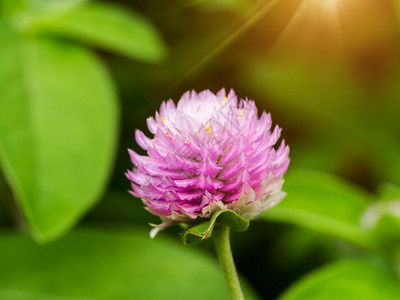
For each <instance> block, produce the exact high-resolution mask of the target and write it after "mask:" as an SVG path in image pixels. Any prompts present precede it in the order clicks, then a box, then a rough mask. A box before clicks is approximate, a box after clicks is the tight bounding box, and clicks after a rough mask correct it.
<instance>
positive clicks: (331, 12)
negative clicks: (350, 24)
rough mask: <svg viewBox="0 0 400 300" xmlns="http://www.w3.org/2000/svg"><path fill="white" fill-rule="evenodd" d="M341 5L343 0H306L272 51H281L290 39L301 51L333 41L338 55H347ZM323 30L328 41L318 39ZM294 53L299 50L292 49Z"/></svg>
mask: <svg viewBox="0 0 400 300" xmlns="http://www.w3.org/2000/svg"><path fill="white" fill-rule="evenodd" d="M341 5H342V0H323V1H322V0H303V1H302V2H301V3H300V5H299V7H298V8H297V10H296V12H295V13H294V14H293V16H292V17H291V19H290V20H289V21H288V23H287V25H286V26H285V27H284V29H283V30H282V32H281V34H280V36H279V38H278V39H277V40H276V42H275V44H274V46H273V47H272V50H271V53H273V54H277V53H280V52H281V50H282V49H285V48H288V47H287V42H288V40H291V39H294V40H295V42H294V45H295V47H296V49H297V50H302V49H303V48H305V49H308V48H307V47H309V46H310V45H312V44H313V43H314V44H315V43H318V42H329V44H330V45H331V47H332V48H334V49H335V51H336V52H337V54H340V55H342V56H343V52H344V44H343V33H342V28H341V22H340V16H339V14H340V9H341ZM321 29H322V30H324V34H325V41H316V38H315V37H316V36H318V35H317V32H318V31H321ZM303 50H304V49H303ZM306 51H307V50H306ZM290 52H291V53H292V54H293V53H294V52H295V49H293V48H290Z"/></svg>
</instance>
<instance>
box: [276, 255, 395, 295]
mask: <svg viewBox="0 0 400 300" xmlns="http://www.w3.org/2000/svg"><path fill="white" fill-rule="evenodd" d="M399 297H400V285H399V283H398V282H397V281H396V280H395V279H394V278H392V277H391V276H390V274H389V273H387V272H385V271H384V270H381V269H379V268H377V267H375V266H372V265H368V264H366V263H363V262H358V261H342V262H336V263H333V264H331V265H329V266H327V267H324V268H322V269H320V270H317V271H315V272H313V273H312V274H311V275H309V276H307V277H305V278H304V279H302V280H300V281H299V282H297V283H296V284H295V285H294V286H292V287H291V288H289V290H288V291H287V292H286V293H285V294H284V295H283V296H281V297H280V298H279V299H280V300H303V299H304V300H314V299H315V300H320V299H324V300H331V299H332V300H336V299H342V300H355V299H362V300H376V299H379V300H394V299H399Z"/></svg>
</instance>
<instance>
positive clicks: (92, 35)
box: [25, 1, 166, 62]
mask: <svg viewBox="0 0 400 300" xmlns="http://www.w3.org/2000/svg"><path fill="white" fill-rule="evenodd" d="M67 2H68V1H67ZM25 30H28V31H30V32H36V33H47V34H48V33H50V34H55V35H58V36H64V37H68V38H72V39H75V40H78V41H82V42H85V43H89V44H93V45H94V46H98V47H100V48H104V49H107V50H110V51H114V52H116V53H119V54H122V55H126V56H128V57H131V58H134V59H139V60H142V61H147V62H158V61H160V60H161V59H162V58H164V57H165V54H166V49H165V46H164V43H163V41H162V40H161V38H160V36H159V34H158V32H157V31H156V29H155V28H154V27H153V26H152V25H151V23H150V22H149V21H147V20H146V19H145V18H144V17H142V16H140V15H139V14H138V13H136V12H135V13H134V12H127V11H126V9H123V8H118V7H116V6H115V5H108V4H104V3H97V2H96V3H81V4H80V5H75V6H73V7H71V5H70V6H69V7H68V6H66V9H65V10H64V11H62V12H58V13H57V14H55V13H54V9H50V10H49V11H46V10H44V11H42V13H41V14H38V15H34V16H32V18H31V20H30V21H29V22H28V23H27V24H26V25H25Z"/></svg>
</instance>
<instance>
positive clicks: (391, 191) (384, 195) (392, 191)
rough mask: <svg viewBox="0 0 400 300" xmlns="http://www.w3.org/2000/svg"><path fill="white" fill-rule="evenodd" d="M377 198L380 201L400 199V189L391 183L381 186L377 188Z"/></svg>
mask: <svg viewBox="0 0 400 300" xmlns="http://www.w3.org/2000/svg"><path fill="white" fill-rule="evenodd" d="M378 196H379V198H380V199H382V200H393V199H400V187H399V186H397V185H395V184H392V183H384V184H381V185H380V186H379V188H378Z"/></svg>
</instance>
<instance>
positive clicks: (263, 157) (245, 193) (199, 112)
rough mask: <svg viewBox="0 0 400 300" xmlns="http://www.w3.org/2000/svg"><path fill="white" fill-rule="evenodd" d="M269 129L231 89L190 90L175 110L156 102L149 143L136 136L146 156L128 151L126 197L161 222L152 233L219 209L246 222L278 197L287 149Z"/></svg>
mask: <svg viewBox="0 0 400 300" xmlns="http://www.w3.org/2000/svg"><path fill="white" fill-rule="evenodd" d="M271 125H272V121H271V116H270V114H267V113H265V112H263V113H262V115H261V117H260V118H259V117H258V115H257V108H256V106H255V104H254V102H253V101H249V100H247V99H245V100H244V99H240V100H238V99H237V97H236V95H235V93H234V92H233V91H232V90H231V91H230V92H229V94H228V95H226V93H225V90H221V91H219V92H218V93H217V94H216V95H214V94H213V93H212V92H210V91H208V90H205V91H202V92H200V93H199V94H197V93H196V92H194V91H192V92H187V93H185V94H184V95H183V96H182V98H181V99H180V100H179V102H178V104H177V105H175V103H174V102H173V101H172V100H168V101H167V102H163V103H162V104H161V108H160V112H159V113H158V112H156V115H155V118H153V117H150V118H148V119H147V126H148V128H149V130H150V132H151V133H152V134H154V137H153V138H148V137H147V136H146V135H145V134H144V133H143V132H141V131H139V130H136V141H137V143H138V144H139V146H140V147H141V148H143V149H144V150H145V151H147V155H146V156H141V155H139V154H137V153H136V152H134V151H132V150H129V153H130V156H131V159H132V162H133V164H134V168H133V170H132V171H128V172H127V173H126V176H127V177H128V179H129V180H130V181H131V182H132V192H131V193H132V194H133V195H134V196H136V197H139V198H141V199H142V201H143V203H144V204H145V205H146V207H147V209H148V210H149V211H150V212H151V213H152V214H154V215H157V216H160V218H161V219H162V221H163V223H162V224H161V225H158V229H160V228H163V227H166V226H169V225H172V224H175V223H179V222H184V223H190V222H191V221H193V220H195V219H197V218H210V217H211V216H212V214H213V213H214V212H215V211H217V210H220V209H231V210H233V211H235V212H237V213H238V214H240V215H241V216H242V217H244V218H246V219H251V218H253V217H254V216H256V215H257V214H259V213H261V212H262V211H264V210H265V209H267V208H269V207H271V206H273V205H275V204H277V203H278V202H279V201H280V200H281V199H282V198H283V197H284V196H285V193H284V192H282V191H281V188H282V184H283V179H282V177H283V175H284V173H285V172H286V170H287V168H288V165H289V147H288V146H285V143H284V141H283V142H282V143H281V145H280V146H279V148H278V149H277V150H275V149H274V145H275V144H276V143H277V141H278V139H279V137H280V133H281V129H280V128H279V127H278V126H275V128H274V130H273V131H272V132H271ZM153 233H154V234H155V232H153Z"/></svg>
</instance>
